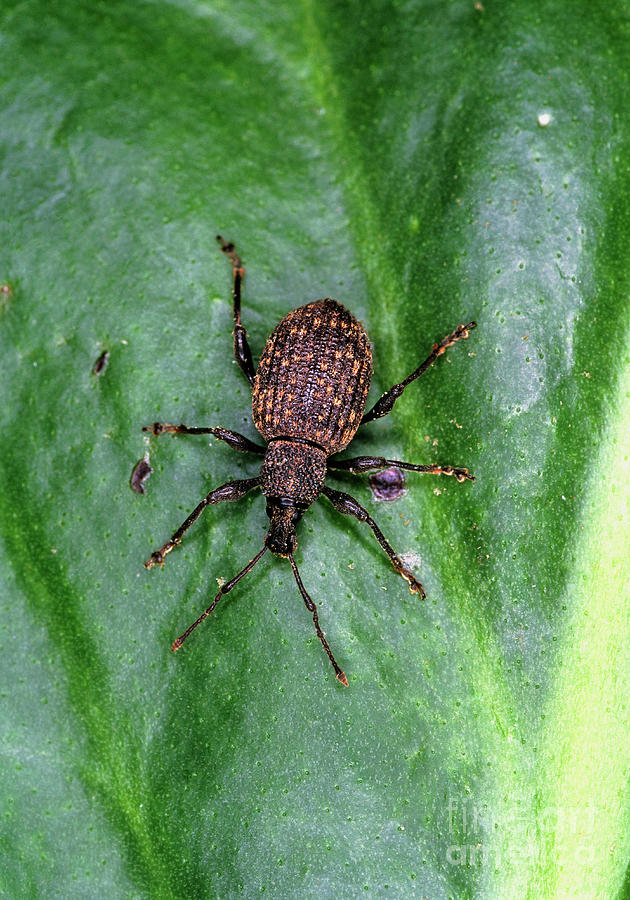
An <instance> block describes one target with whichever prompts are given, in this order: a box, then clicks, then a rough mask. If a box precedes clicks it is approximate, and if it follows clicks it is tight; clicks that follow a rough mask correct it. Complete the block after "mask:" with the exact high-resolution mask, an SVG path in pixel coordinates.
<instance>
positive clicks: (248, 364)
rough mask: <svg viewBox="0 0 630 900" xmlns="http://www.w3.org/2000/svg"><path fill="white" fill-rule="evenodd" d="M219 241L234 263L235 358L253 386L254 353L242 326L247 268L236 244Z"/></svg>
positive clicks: (219, 239) (220, 239)
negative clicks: (243, 292)
mask: <svg viewBox="0 0 630 900" xmlns="http://www.w3.org/2000/svg"><path fill="white" fill-rule="evenodd" d="M217 241H218V242H219V244H220V246H221V250H223V252H224V253H225V255H226V256H228V257H229V258H230V262H231V263H232V279H233V280H232V298H233V300H234V358H235V359H236V362H237V363H238V364H239V366H240V367H241V369H242V370H243V372H244V373H245V378H247V380H248V381H249V383H250V384H251V385H253V384H254V377H255V375H256V370H255V369H254V361H253V360H252V351H251V350H250V349H249V344H248V343H247V332H246V331H245V329H244V328H243V326H242V325H241V283H242V281H243V278H244V277H245V266H244V265H243V263H242V262H241V258H240V257H239V256H237V253H236V249H235V247H234V244H233V243H231V242H228V241H224V240H223V238H222V237H221V235H220V234H218V235H217Z"/></svg>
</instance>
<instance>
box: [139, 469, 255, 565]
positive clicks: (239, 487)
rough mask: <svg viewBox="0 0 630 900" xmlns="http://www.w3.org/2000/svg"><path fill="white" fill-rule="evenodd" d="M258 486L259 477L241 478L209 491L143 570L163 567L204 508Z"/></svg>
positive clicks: (242, 494)
mask: <svg viewBox="0 0 630 900" xmlns="http://www.w3.org/2000/svg"><path fill="white" fill-rule="evenodd" d="M259 484H260V475H257V476H256V478H243V479H241V480H239V481H228V482H227V483H226V484H222V485H221V487H218V488H215V489H214V490H213V491H210V493H209V494H206V496H205V497H204V498H203V500H202V501H201V503H199V504H198V505H197V506H196V507H195V508H194V509H193V511H192V512H191V514H190V515H189V516H188V518H187V519H186V521H185V522H183V523H182V524H181V525H180V526H179V528H178V529H177V531H175V532H174V533H173V534H172V535H171V539H170V540H168V541H167V542H166V543H165V544H164V545H163V546H162V547H160V549H159V550H154V551H153V553H152V554H151V556H150V557H149V558H148V559H147V561H146V562H145V564H144V566H145V568H146V569H151V568H153V566H155V565H158V566H162V565H164V557H165V556H166V554H167V553H170V552H171V550H172V549H173V547H177V546H179V544H181V542H182V535H183V534H185V532H186V531H188V529H189V528H190V526H191V525H192V524H193V523H194V522H196V521H197V519H198V518H199V516H200V515H201V513H202V512H203V511H204V509H205V508H206V506H209V505H210V504H211V503H222V502H223V501H224V500H240V499H241V497H244V496H245V494H247V493H248V491H251V490H252V488H255V487H258V485H259Z"/></svg>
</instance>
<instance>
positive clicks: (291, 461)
mask: <svg viewBox="0 0 630 900" xmlns="http://www.w3.org/2000/svg"><path fill="white" fill-rule="evenodd" d="M260 474H261V477H262V482H261V487H262V492H263V494H264V495H265V497H267V498H269V499H271V498H278V497H283V498H286V499H287V500H294V501H296V503H297V504H299V505H301V506H302V507H303V508H304V509H306V507H307V506H310V505H311V503H313V501H314V500H317V498H318V496H319V494H320V491H321V489H322V487H323V486H324V479H325V478H326V453H325V452H324V451H323V450H322V449H321V447H316V446H315V445H314V444H312V443H310V442H307V441H301V440H299V439H298V440H296V439H295V438H287V439H286V440H285V439H283V438H276V439H274V440H272V441H270V443H269V446H268V447H267V452H266V453H265V460H264V462H263V465H262V471H261V473H260Z"/></svg>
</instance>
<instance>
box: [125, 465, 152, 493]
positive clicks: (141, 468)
mask: <svg viewBox="0 0 630 900" xmlns="http://www.w3.org/2000/svg"><path fill="white" fill-rule="evenodd" d="M152 472H153V469H152V468H151V466H150V465H149V461H148V459H145V458H144V457H143V458H142V459H141V460H139V461H138V462H137V463H136V467H135V469H134V470H133V472H132V473H131V481H130V484H131V488H132V490H134V491H135V492H136V494H144V493H146V488H145V486H144V482H145V481H146V480H147V478H148V477H149V475H150V474H151V473H152Z"/></svg>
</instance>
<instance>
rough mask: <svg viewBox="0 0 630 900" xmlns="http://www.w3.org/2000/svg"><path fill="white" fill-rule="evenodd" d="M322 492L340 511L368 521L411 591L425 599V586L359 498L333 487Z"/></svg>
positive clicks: (362, 520)
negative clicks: (356, 498)
mask: <svg viewBox="0 0 630 900" xmlns="http://www.w3.org/2000/svg"><path fill="white" fill-rule="evenodd" d="M322 494H324V496H325V497H328V499H329V500H330V502H331V503H332V505H333V506H334V507H335V509H336V510H337V511H338V512H340V513H344V514H345V515H347V516H354V517H355V519H358V520H359V522H367V524H368V525H369V526H370V528H371V529H372V531H373V532H374V537H375V538H376V540H377V541H378V542H379V544H380V545H381V547H382V548H383V550H384V551H385V553H387V555H388V556H389V561H390V562H391V564H392V566H393V567H394V569H395V570H396V571H397V572H398V574H399V575H402V577H403V578H404V579H405V581H406V582H407V583H408V584H409V590H410V591H411V593H412V594H420V596H421V597H422V599H423V600H425V599H426V596H427V595H426V593H425V591H424V588H423V587H422V584H421V582H419V581H418V579H417V578H416V576H415V575H414V574H413V572H411V571H410V570H409V569H407V568H406V566H404V565H403V562H402V560H401V558H400V557H399V556H398V555H397V554H396V553H395V552H394V548H393V547H392V546H391V544H390V543H389V541H388V540H387V538H386V537H385V535H384V534H383V532H382V531H381V529H380V528H379V527H378V525H377V524H376V522H375V521H374V519H373V518H372V516H371V515H370V514H369V512H368V511H367V509H365V507H363V506H361V504H360V503H359V502H358V500H355V499H354V497H351V496H350V494H344V493H343V491H334V490H332V488H329V487H324V488H322Z"/></svg>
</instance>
